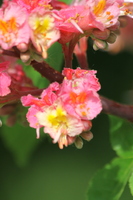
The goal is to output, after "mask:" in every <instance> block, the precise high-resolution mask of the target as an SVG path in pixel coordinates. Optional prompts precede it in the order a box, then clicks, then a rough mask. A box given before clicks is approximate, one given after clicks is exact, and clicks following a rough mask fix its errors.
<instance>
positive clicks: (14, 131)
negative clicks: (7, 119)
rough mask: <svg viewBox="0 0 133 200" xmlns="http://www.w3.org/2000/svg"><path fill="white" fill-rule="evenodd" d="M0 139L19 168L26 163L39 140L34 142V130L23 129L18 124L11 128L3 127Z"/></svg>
mask: <svg viewBox="0 0 133 200" xmlns="http://www.w3.org/2000/svg"><path fill="white" fill-rule="evenodd" d="M1 137H2V140H3V142H4V144H5V146H6V147H7V149H9V151H10V152H11V153H12V155H13V157H14V159H15V161H16V163H17V164H18V165H19V166H24V165H25V164H26V163H27V161H28V160H29V158H30V156H31V154H32V153H33V151H34V150H35V149H36V147H37V145H38V144H39V140H36V136H35V129H32V128H30V127H23V126H21V125H19V124H16V125H15V126H13V127H7V126H6V125H3V126H2V127H1Z"/></svg>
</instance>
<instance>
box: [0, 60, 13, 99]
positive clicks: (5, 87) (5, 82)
mask: <svg viewBox="0 0 133 200" xmlns="http://www.w3.org/2000/svg"><path fill="white" fill-rule="evenodd" d="M8 65H9V62H3V63H0V96H6V95H7V94H9V93H10V92H11V90H10V89H9V86H10V85H11V77H10V76H9V75H8V73H7V72H6V71H5V70H6V69H7V68H8Z"/></svg>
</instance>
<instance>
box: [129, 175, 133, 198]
mask: <svg viewBox="0 0 133 200" xmlns="http://www.w3.org/2000/svg"><path fill="white" fill-rule="evenodd" d="M129 188H130V191H131V194H132V196H133V173H132V175H131V176H130V179H129Z"/></svg>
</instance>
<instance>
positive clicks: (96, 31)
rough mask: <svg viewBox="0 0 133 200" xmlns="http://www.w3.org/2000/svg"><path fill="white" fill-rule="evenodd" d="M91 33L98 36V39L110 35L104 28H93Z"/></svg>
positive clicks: (104, 38)
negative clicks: (101, 29) (102, 29)
mask: <svg viewBox="0 0 133 200" xmlns="http://www.w3.org/2000/svg"><path fill="white" fill-rule="evenodd" d="M92 34H93V35H94V36H95V37H96V38H98V39H100V40H106V39H107V38H108V37H109V35H110V30H108V29H105V30H104V31H100V30H99V29H94V30H93V32H92Z"/></svg>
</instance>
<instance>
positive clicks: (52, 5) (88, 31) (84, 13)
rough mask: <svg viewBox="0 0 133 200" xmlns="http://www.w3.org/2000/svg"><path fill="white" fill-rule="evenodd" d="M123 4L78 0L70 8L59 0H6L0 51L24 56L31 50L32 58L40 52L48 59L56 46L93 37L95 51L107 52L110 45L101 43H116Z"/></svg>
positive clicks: (0, 18)
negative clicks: (15, 52)
mask: <svg viewBox="0 0 133 200" xmlns="http://www.w3.org/2000/svg"><path fill="white" fill-rule="evenodd" d="M123 2H124V1H123V0H115V1H114V0H112V1H110V0H95V1H94V0H82V1H78V0H75V1H74V2H73V3H72V4H70V5H66V4H65V3H62V2H59V1H57V0H35V1H26V0H4V3H3V5H2V7H1V9H0V47H1V48H2V49H4V50H7V49H11V48H12V47H14V46H16V47H17V48H18V49H19V50H20V51H21V52H22V53H24V52H26V51H27V50H29V55H30V56H31V55H32V52H34V51H36V52H37V53H39V54H41V55H42V56H43V58H46V57H47V49H48V48H49V47H50V46H51V45H52V44H53V43H54V42H56V41H58V42H60V43H61V44H66V43H68V42H70V41H71V40H74V39H75V38H77V37H78V38H81V37H83V36H86V37H88V36H90V37H92V39H93V40H94V41H95V45H94V48H95V49H96V48H100V47H101V48H103V47H105V46H106V45H105V43H102V42H101V40H102V41H103V40H105V41H106V40H107V42H111V43H112V41H113V40H111V39H110V38H112V34H113V31H115V30H117V29H118V27H119V21H118V17H119V16H120V15H121V12H122V13H124V14H125V10H124V9H123ZM114 37H115V36H114ZM21 58H23V56H22V57H21ZM28 59H29V57H28V56H27V60H28ZM22 60H24V59H22ZM24 61H25V60H24Z"/></svg>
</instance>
